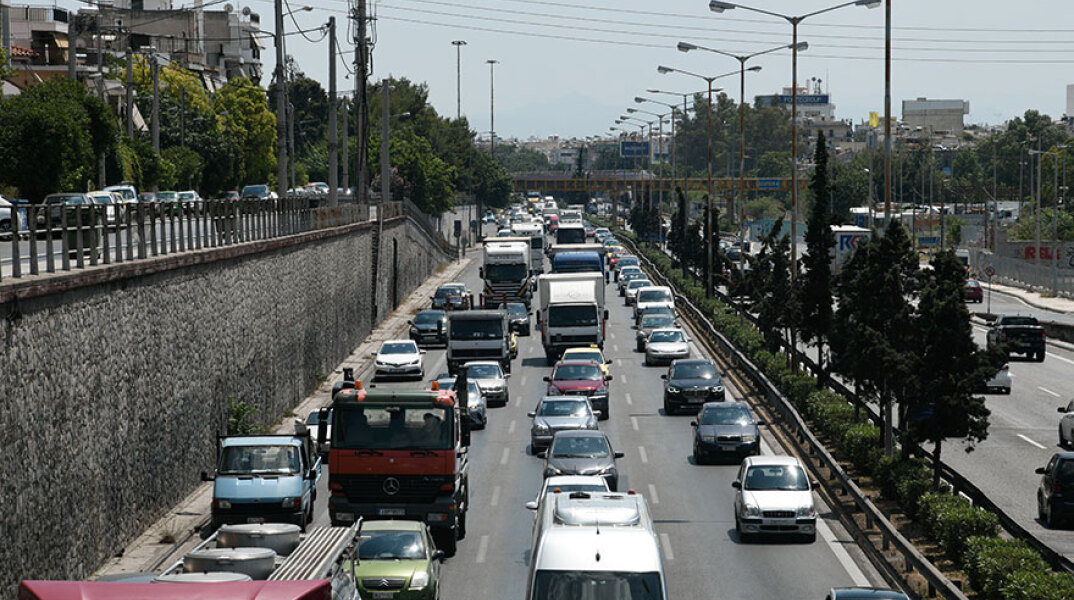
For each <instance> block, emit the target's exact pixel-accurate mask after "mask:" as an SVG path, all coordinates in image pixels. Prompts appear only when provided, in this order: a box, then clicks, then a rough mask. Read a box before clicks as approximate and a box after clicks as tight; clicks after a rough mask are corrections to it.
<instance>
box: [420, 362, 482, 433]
mask: <svg viewBox="0 0 1074 600" xmlns="http://www.w3.org/2000/svg"><path fill="white" fill-rule="evenodd" d="M457 381H458V379H457V378H456V377H455V376H454V375H452V374H450V373H441V374H439V375H437V376H436V379H434V380H433V383H434V384H436V385H434V386H432V388H433V389H438V390H454V389H455V383H456V382H457ZM466 383H467V385H466V390H467V393H466V409H467V411H468V412H469V413H470V424H471V425H472V426H473V427H475V428H477V429H484V428H485V427H486V426H488V424H489V417H488V400H486V399H485V394H484V393H483V392H482V391H481V386H479V385H477V382H476V381H474V380H472V379H467V380H466Z"/></svg>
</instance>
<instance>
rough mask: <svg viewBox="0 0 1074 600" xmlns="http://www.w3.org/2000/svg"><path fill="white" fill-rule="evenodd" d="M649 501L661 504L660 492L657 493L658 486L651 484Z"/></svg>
mask: <svg viewBox="0 0 1074 600" xmlns="http://www.w3.org/2000/svg"><path fill="white" fill-rule="evenodd" d="M649 502H652V503H653V504H660V494H657V493H656V486H655V485H653V484H651V483H650V484H649Z"/></svg>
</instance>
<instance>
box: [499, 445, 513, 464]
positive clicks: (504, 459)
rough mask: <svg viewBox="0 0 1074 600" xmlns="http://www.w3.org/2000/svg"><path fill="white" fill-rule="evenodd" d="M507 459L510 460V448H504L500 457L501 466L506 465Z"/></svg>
mask: <svg viewBox="0 0 1074 600" xmlns="http://www.w3.org/2000/svg"><path fill="white" fill-rule="evenodd" d="M508 458H511V449H510V448H504V449H503V454H501V455H500V464H501V465H506V464H507V459H508Z"/></svg>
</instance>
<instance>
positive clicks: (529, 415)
mask: <svg viewBox="0 0 1074 600" xmlns="http://www.w3.org/2000/svg"><path fill="white" fill-rule="evenodd" d="M526 416H527V417H529V418H531V419H532V418H533V417H536V416H537V413H536V412H535V411H532V410H531V411H530V412H528V413H526Z"/></svg>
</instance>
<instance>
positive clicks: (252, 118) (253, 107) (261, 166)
mask: <svg viewBox="0 0 1074 600" xmlns="http://www.w3.org/2000/svg"><path fill="white" fill-rule="evenodd" d="M213 111H214V112H215V113H216V118H217V122H218V123H219V125H220V128H221V130H223V131H224V132H225V136H226V137H227V138H228V139H230V140H231V141H232V142H233V144H234V148H235V150H236V153H235V154H236V156H235V158H236V162H237V165H236V170H235V175H236V177H235V183H236V184H247V183H265V182H268V181H272V182H274V181H275V177H274V173H275V171H276V141H277V140H276V117H275V116H274V115H273V114H272V112H270V111H269V107H268V98H267V97H266V96H265V91H264V90H263V89H261V88H260V87H257V86H256V85H254V83H253V82H251V81H250V80H249V79H246V78H244V77H238V78H235V79H232V80H231V81H230V82H228V84H227V85H225V86H224V87H223V88H221V89H220V90H219V91H217V92H216V94H214V95H213Z"/></svg>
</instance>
